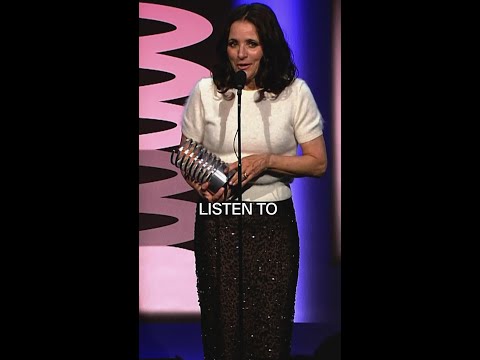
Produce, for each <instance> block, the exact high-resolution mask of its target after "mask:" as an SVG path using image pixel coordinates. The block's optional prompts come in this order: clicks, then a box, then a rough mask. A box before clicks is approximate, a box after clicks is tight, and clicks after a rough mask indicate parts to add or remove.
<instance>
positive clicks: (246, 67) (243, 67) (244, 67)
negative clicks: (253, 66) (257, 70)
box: [237, 64, 250, 70]
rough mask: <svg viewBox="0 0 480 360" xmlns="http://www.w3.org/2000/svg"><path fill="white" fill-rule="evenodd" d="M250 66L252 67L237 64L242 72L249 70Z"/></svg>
mask: <svg viewBox="0 0 480 360" xmlns="http://www.w3.org/2000/svg"><path fill="white" fill-rule="evenodd" d="M249 66H250V64H237V67H238V68H239V69H240V70H245V69H248V67H249Z"/></svg>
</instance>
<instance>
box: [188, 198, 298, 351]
mask: <svg viewBox="0 0 480 360" xmlns="http://www.w3.org/2000/svg"><path fill="white" fill-rule="evenodd" d="M200 204H202V207H201V208H200ZM247 204H249V205H250V209H251V210H252V214H251V215H250V214H247V213H246V212H245V214H244V215H243V216H242V220H241V226H242V230H241V232H242V244H241V248H242V250H243V251H242V256H241V262H242V264H243V266H242V268H241V272H240V271H239V235H238V233H239V222H240V220H239V219H240V216H238V215H231V212H232V211H230V212H229V215H225V211H222V214H221V215H215V214H214V213H213V211H210V213H211V214H209V215H205V213H208V211H206V210H205V209H208V208H207V206H206V205H208V203H199V204H198V205H197V214H196V223H195V261H196V273H197V289H198V296H199V303H200V309H201V324H202V338H203V348H204V357H205V359H208V360H213V359H222V360H240V359H241V360H244V359H252V360H262V359H276V360H279V359H288V358H289V354H290V342H291V336H292V327H293V316H294V305H295V291H296V286H297V278H298V265H299V238H298V230H297V223H296V219H295V212H294V207H293V201H292V199H288V200H284V201H279V202H275V205H276V206H277V211H276V213H275V214H274V215H269V214H268V213H267V212H266V210H267V208H266V207H265V206H264V207H263V208H262V207H261V206H259V204H258V203H247ZM210 205H211V204H210ZM273 209H274V207H273V206H269V210H270V211H269V212H270V213H272V212H273ZM230 210H232V209H230ZM261 210H263V214H262V215H261V214H260V211H261ZM217 213H218V212H217ZM202 214H203V215H202ZM240 277H241V278H242V279H243V281H242V288H241V289H240V285H239V279H240ZM240 291H241V292H242V293H243V294H242V296H239V293H240ZM240 302H243V304H242V311H241V312H239V303H240Z"/></svg>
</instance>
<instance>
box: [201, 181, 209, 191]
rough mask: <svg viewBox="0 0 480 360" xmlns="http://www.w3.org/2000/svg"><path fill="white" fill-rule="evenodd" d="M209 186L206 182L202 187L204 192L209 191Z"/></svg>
mask: <svg viewBox="0 0 480 360" xmlns="http://www.w3.org/2000/svg"><path fill="white" fill-rule="evenodd" d="M209 185H210V183H209V182H208V181H207V182H204V183H203V184H202V186H201V189H202V191H207V189H208V186H209Z"/></svg>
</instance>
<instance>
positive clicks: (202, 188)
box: [184, 177, 225, 203]
mask: <svg viewBox="0 0 480 360" xmlns="http://www.w3.org/2000/svg"><path fill="white" fill-rule="evenodd" d="M184 178H185V181H186V182H187V183H188V184H189V185H190V186H191V187H192V188H193V189H195V190H196V191H197V193H198V194H199V195H200V197H201V198H202V199H205V200H207V201H208V202H212V203H214V202H223V201H224V200H225V196H224V192H225V188H223V187H221V188H220V189H219V190H218V191H217V192H216V193H215V194H212V193H211V192H210V191H208V190H207V189H208V186H209V185H210V183H209V182H204V183H203V184H200V183H198V182H196V181H195V180H190V179H189V178H188V177H184Z"/></svg>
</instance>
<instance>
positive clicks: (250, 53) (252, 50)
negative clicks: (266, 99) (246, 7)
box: [227, 20, 263, 90]
mask: <svg viewBox="0 0 480 360" xmlns="http://www.w3.org/2000/svg"><path fill="white" fill-rule="evenodd" d="M227 54H228V58H229V60H230V63H231V64H232V67H233V70H234V71H235V72H237V71H239V70H243V71H245V72H246V73H247V83H246V84H245V89H248V90H255V89H256V88H257V86H256V84H255V76H256V75H257V72H258V69H259V67H260V60H261V59H262V56H263V49H262V45H260V39H259V38H258V34H257V29H256V28H255V25H253V24H252V23H251V22H249V21H246V20H238V21H235V22H234V23H232V25H231V26H230V34H229V36H228V43H227Z"/></svg>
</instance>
